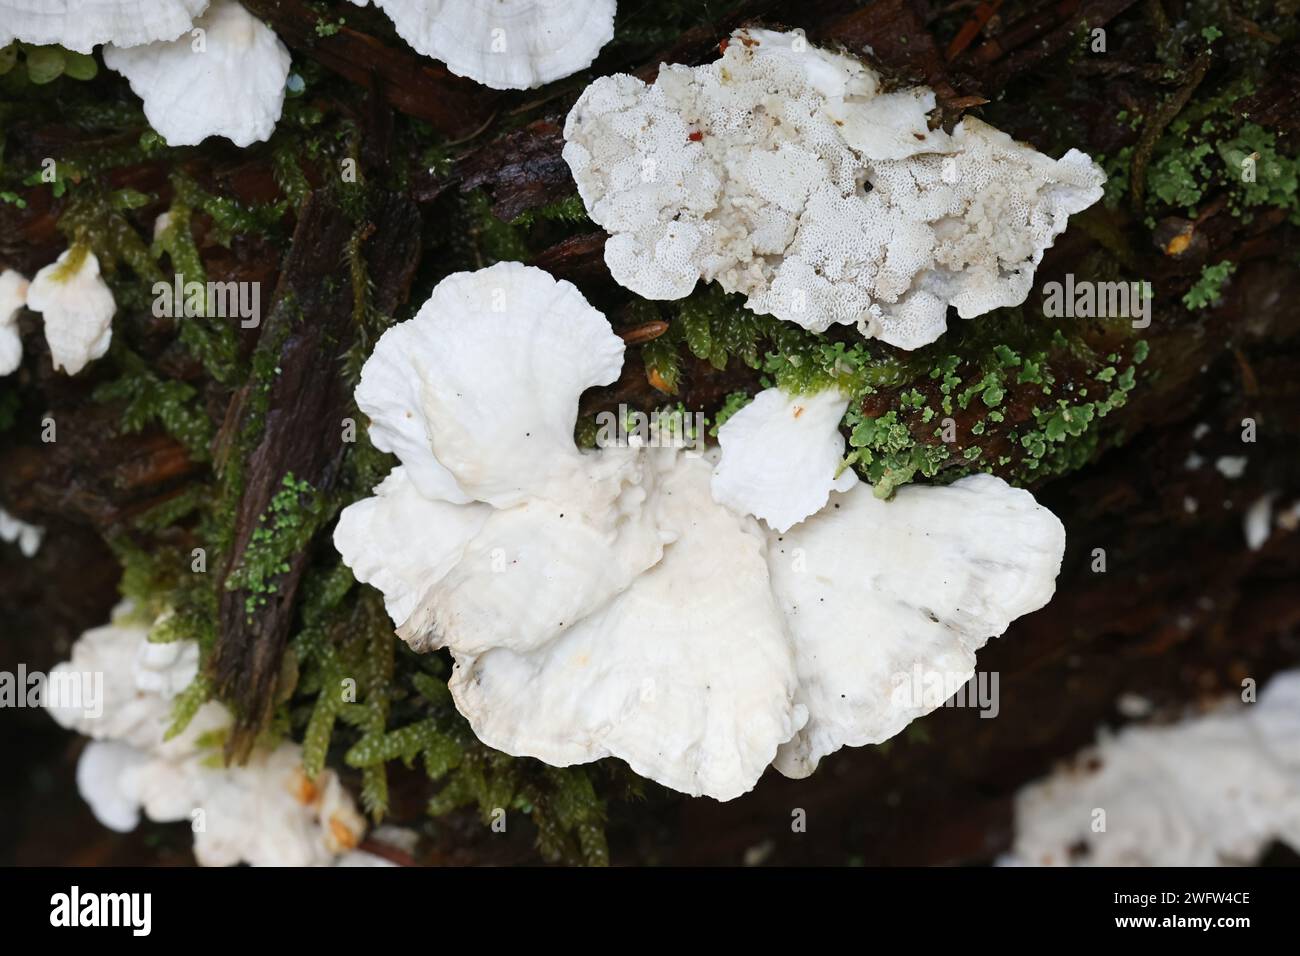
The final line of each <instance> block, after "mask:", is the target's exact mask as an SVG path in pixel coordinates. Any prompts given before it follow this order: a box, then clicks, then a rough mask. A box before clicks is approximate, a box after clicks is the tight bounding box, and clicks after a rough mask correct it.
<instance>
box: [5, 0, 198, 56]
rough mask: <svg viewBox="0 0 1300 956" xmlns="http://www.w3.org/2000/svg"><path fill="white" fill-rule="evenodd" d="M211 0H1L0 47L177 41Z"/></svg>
mask: <svg viewBox="0 0 1300 956" xmlns="http://www.w3.org/2000/svg"><path fill="white" fill-rule="evenodd" d="M207 6H208V0H0V47H3V46H6V45H8V44H9V43H11V42H12V41H14V40H22V41H23V42H24V43H35V44H58V45H59V46H62V47H66V48H68V49H69V50H76V51H77V52H78V53H89V52H90V51H91V50H92V49H94V48H95V47H96V46H98V45H99V44H101V43H116V44H118V45H119V46H136V45H138V44H141V43H152V42H153V41H155V40H173V39H175V38H176V37H178V36H180V35H181V34H182V33H184V32H185V31H187V30H189V29H190V27H191V26H192V25H193V22H194V18H195V17H197V16H198V15H199V14H200V13H202V12H203V11H204V10H205V9H206V8H207Z"/></svg>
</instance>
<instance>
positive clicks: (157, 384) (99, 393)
mask: <svg viewBox="0 0 1300 956" xmlns="http://www.w3.org/2000/svg"><path fill="white" fill-rule="evenodd" d="M110 354H111V356H112V361H113V363H114V364H115V365H116V366H117V368H118V369H119V370H120V372H121V374H120V375H119V376H118V377H117V378H115V379H113V380H111V381H109V382H105V383H104V384H102V385H100V386H98V387H97V388H96V389H95V392H94V399H95V401H97V402H113V403H118V402H120V403H122V405H123V410H122V424H121V428H122V431H123V432H124V433H127V434H131V433H135V432H140V431H143V430H144V429H145V428H146V427H148V426H149V425H152V424H154V423H157V424H159V425H161V426H162V427H163V429H164V430H165V431H166V432H167V433H168V434H170V435H171V436H172V437H174V438H175V439H176V440H177V441H179V442H180V443H181V444H183V445H184V446H185V448H186V450H187V451H188V452H189V454H190V457H191V458H193V459H195V460H196V461H203V460H205V459H206V458H207V457H208V445H209V443H210V442H211V441H212V423H211V421H209V420H208V417H207V415H206V414H205V413H204V412H203V410H202V409H201V408H200V407H199V403H198V393H197V392H196V391H195V389H194V387H193V386H191V385H188V384H186V383H185V382H179V381H176V380H174V379H167V378H163V377H162V376H161V375H159V374H158V373H157V372H155V371H153V370H152V369H151V368H150V367H149V366H148V365H147V364H145V362H144V360H143V359H141V358H140V357H139V356H138V355H136V354H135V353H134V352H131V351H130V350H129V349H128V348H127V347H126V346H125V345H123V344H121V343H120V340H119V341H115V342H114V343H113V347H112V350H111V353H110Z"/></svg>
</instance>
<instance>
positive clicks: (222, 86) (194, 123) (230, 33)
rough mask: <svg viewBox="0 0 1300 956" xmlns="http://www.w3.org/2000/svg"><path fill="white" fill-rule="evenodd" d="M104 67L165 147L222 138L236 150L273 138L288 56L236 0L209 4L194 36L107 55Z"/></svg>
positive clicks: (115, 50) (113, 49)
mask: <svg viewBox="0 0 1300 956" xmlns="http://www.w3.org/2000/svg"><path fill="white" fill-rule="evenodd" d="M104 64H105V65H106V66H107V67H108V68H109V69H111V70H116V71H117V72H118V73H121V74H122V75H123V76H125V77H126V78H127V80H128V81H129V82H130V84H131V89H132V90H133V91H134V92H135V94H136V95H137V96H139V97H140V98H141V99H142V100H143V101H144V115H145V117H146V118H147V119H148V120H149V125H151V126H152V127H153V128H154V129H155V130H156V131H157V132H158V134H159V135H160V136H162V138H163V139H164V140H166V141H167V144H168V145H170V146H194V145H197V144H198V143H201V142H202V141H203V140H204V139H205V138H207V137H208V136H224V137H225V138H226V139H228V140H230V141H231V142H232V143H234V144H235V145H236V146H248V145H251V144H252V143H257V142H262V141H264V140H267V139H269V138H270V136H271V133H272V132H274V131H275V124H276V122H277V121H278V120H279V119H280V112H281V110H282V109H283V108H284V97H285V85H286V83H287V81H288V79H289V66H290V57H289V51H288V49H287V48H286V47H285V45H284V44H283V43H281V42H280V39H279V38H278V37H277V36H276V35H275V33H273V32H272V31H271V29H270V28H269V27H268V26H266V24H264V23H263V22H262V21H261V20H259V19H257V18H256V17H254V16H253V15H252V14H251V13H249V12H248V11H247V10H245V9H244V8H243V7H242V6H241V5H240V4H238V3H237V2H235V0H212V5H211V7H209V8H208V10H207V12H206V13H204V14H203V16H201V17H199V19H197V20H196V21H195V22H194V32H193V35H191V34H190V33H186V34H183V35H182V36H180V37H178V38H177V39H174V40H170V41H160V42H157V43H148V44H145V45H143V46H117V45H114V44H109V45H108V46H105V47H104Z"/></svg>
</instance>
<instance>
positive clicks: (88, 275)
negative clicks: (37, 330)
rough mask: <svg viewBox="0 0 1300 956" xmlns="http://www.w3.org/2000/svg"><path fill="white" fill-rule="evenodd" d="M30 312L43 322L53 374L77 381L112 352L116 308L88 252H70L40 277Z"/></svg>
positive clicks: (30, 295)
mask: <svg viewBox="0 0 1300 956" xmlns="http://www.w3.org/2000/svg"><path fill="white" fill-rule="evenodd" d="M27 308H29V309H31V310H32V311H33V312H39V313H41V315H42V317H43V318H44V320H45V341H46V342H47V343H49V346H50V358H51V359H52V360H53V362H54V367H55V369H62V370H63V371H65V372H67V373H68V374H69V375H76V374H77V373H78V372H80V371H81V370H82V369H83V368H85V367H86V363H88V362H90V361H92V360H93V359H97V358H99V357H100V356H102V355H103V354H104V353H105V352H107V351H108V344H109V342H111V341H112V339H113V313H114V312H115V311H116V310H117V306H116V304H115V303H114V302H113V293H112V291H111V290H110V289H109V288H108V285H107V284H106V283H105V282H104V280H103V279H101V278H100V277H99V260H98V259H96V258H95V254H94V253H93V252H91V251H90V248H89V247H88V246H85V245H80V244H78V245H74V246H71V247H70V248H68V249H67V251H65V252H64V253H63V254H62V255H61V256H59V258H58V260H57V261H55V262H52V263H50V264H49V265H48V266H46V267H45V268H43V269H41V270H40V271H39V272H37V273H36V277H35V278H34V279H32V281H31V285H29V286H28V287H27Z"/></svg>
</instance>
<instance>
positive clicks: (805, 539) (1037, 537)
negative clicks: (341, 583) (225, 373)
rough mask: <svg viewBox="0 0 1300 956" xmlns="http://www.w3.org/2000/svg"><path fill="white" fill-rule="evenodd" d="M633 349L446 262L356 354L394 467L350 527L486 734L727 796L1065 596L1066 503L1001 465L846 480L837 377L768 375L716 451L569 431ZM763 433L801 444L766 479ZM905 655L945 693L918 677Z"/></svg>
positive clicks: (893, 723)
mask: <svg viewBox="0 0 1300 956" xmlns="http://www.w3.org/2000/svg"><path fill="white" fill-rule="evenodd" d="M622 362H623V343H622V341H621V340H620V339H619V338H618V336H616V335H615V334H614V332H613V330H612V329H611V328H610V326H609V323H608V322H607V321H606V319H605V318H604V316H602V315H601V314H600V313H599V312H597V311H596V310H594V309H593V308H592V307H591V306H590V305H588V304H587V302H586V300H585V299H583V298H582V296H581V294H580V293H579V292H578V291H577V290H576V289H575V288H574V287H573V286H572V285H570V284H569V283H567V282H557V281H556V280H555V279H553V278H551V277H550V276H549V275H547V274H546V273H544V272H542V271H541V270H538V269H534V268H529V267H526V266H522V265H520V264H518V263H500V264H498V265H495V266H492V267H491V268H488V269H483V270H480V271H478V272H475V273H459V274H456V275H453V276H450V277H448V278H447V279H446V280H444V281H443V282H442V283H441V284H439V286H438V287H437V288H436V289H435V290H434V291H433V294H432V296H431V297H430V299H429V301H428V302H427V303H426V304H425V305H424V306H423V308H421V310H420V312H419V314H418V315H417V316H416V317H415V318H414V319H411V320H410V321H408V322H404V323H401V324H399V325H396V326H394V327H393V328H391V329H389V330H388V331H387V332H386V333H385V334H384V336H383V337H382V338H381V339H380V341H379V343H378V345H377V346H376V348H375V351H374V353H373V354H372V355H371V357H370V359H369V360H368V361H367V363H366V365H365V367H364V369H363V371H362V375H361V382H360V385H359V386H358V388H357V396H356V397H357V404H358V405H359V407H360V408H361V409H362V411H364V412H365V413H366V414H367V415H368V416H369V417H370V420H371V422H370V436H371V440H372V441H373V442H374V444H375V445H376V447H378V448H380V449H382V450H386V451H391V452H394V453H395V454H396V455H397V456H398V458H399V459H400V460H401V465H399V466H398V467H397V468H395V469H394V470H393V471H392V473H391V474H390V475H389V476H388V477H387V478H386V479H385V480H384V481H383V483H382V484H380V485H379V487H378V488H376V489H375V496H374V497H371V498H367V499H364V500H362V501H360V502H357V503H356V504H353V505H351V506H350V507H348V508H347V509H345V510H344V512H343V514H342V516H341V518H340V520H339V523H338V527H337V529H336V531H335V534H334V543H335V545H336V547H337V548H338V550H339V552H340V553H341V554H342V556H343V559H344V561H345V562H346V563H347V564H348V566H349V567H351V568H352V570H353V573H354V574H355V575H356V577H357V578H358V579H359V580H362V581H365V582H368V583H370V584H373V585H374V586H375V587H377V588H378V589H379V590H380V591H382V592H383V594H384V598H385V603H386V606H387V608H388V612H389V614H390V615H391V617H392V618H393V621H394V622H395V623H396V624H397V626H398V634H399V635H400V636H401V637H402V638H404V639H405V640H406V641H407V642H408V643H409V644H410V645H411V646H412V647H413V648H415V649H416V650H422V651H423V650H428V649H431V648H435V647H447V648H449V649H450V650H451V652H452V654H453V656H454V657H455V660H456V666H455V668H454V672H453V675H452V678H451V681H450V688H451V692H452V696H453V699H454V700H455V702H456V706H457V707H458V708H459V709H460V711H461V713H463V714H464V715H465V716H466V718H468V720H469V722H470V725H471V726H472V727H473V729H474V731H475V733H476V734H478V736H479V738H480V739H482V740H483V741H484V742H485V743H487V744H488V745H490V746H492V747H495V748H497V749H499V750H503V751H505V752H507V753H510V754H514V755H517V756H531V757H536V758H538V759H541V760H543V761H546V762H547V763H550V764H553V765H557V766H566V765H569V764H574V763H582V762H586V761H590V760H596V759H599V758H601V757H604V756H610V755H612V756H616V757H620V758H622V759H623V760H626V761H627V762H628V763H629V764H630V765H631V767H632V768H633V769H634V770H635V771H636V772H637V773H639V774H640V775H642V776H644V777H649V778H651V779H653V780H656V781H658V782H660V783H662V784H664V785H665V786H668V787H672V788H673V789H676V790H680V791H683V792H685V793H690V794H696V795H698V794H707V795H709V796H711V797H714V798H716V799H719V800H727V799H731V798H733V797H736V796H739V795H740V794H742V793H744V792H745V791H747V790H749V789H750V788H751V787H753V786H754V784H755V783H756V782H757V780H758V778H759V777H760V776H761V775H762V773H763V771H764V770H765V768H766V767H767V766H768V765H773V766H775V767H776V768H777V769H778V770H779V771H780V772H782V773H784V774H786V775H788V776H793V777H802V776H806V775H808V774H810V773H812V771H813V770H814V769H815V768H816V766H817V762H818V760H819V759H820V758H821V757H823V756H825V755H826V754H829V753H832V752H833V751H835V750H838V749H839V748H840V747H843V746H860V745H863V744H869V743H878V742H880V741H883V740H886V739H888V738H889V737H891V736H893V735H894V734H896V733H898V732H899V731H900V730H902V729H903V727H905V726H906V725H907V724H908V723H909V722H910V721H911V720H913V719H915V718H916V717H919V716H922V715H924V714H926V713H929V712H930V711H931V710H933V709H934V708H935V707H937V706H940V705H941V704H942V703H943V701H944V699H946V697H947V696H949V694H950V693H951V689H955V687H957V686H960V684H961V683H963V682H964V681H965V680H967V679H968V678H969V677H970V676H971V675H972V674H973V672H974V665H975V652H976V651H977V650H978V649H979V648H980V647H982V646H983V645H984V643H985V642H986V641H987V640H988V638H989V637H991V636H994V635H997V634H1000V633H1002V632H1003V631H1004V630H1005V629H1006V627H1007V625H1008V624H1009V622H1010V621H1011V620H1012V619H1013V618H1015V617H1018V616H1019V615H1021V614H1025V613H1028V612H1029V611H1032V610H1034V609H1036V608H1038V607H1041V606H1042V605H1043V604H1045V603H1046V602H1047V600H1048V599H1049V598H1050V597H1051V595H1052V592H1053V590H1054V587H1055V577H1056V573H1057V571H1058V570H1059V567H1060V561H1061V554H1062V551H1063V549H1064V530H1063V529H1062V527H1061V524H1060V522H1059V521H1057V520H1056V518H1055V517H1053V516H1052V514H1051V513H1050V512H1048V511H1047V510H1046V509H1044V508H1042V507H1040V506H1038V505H1037V504H1036V503H1035V502H1034V499H1033V497H1032V496H1031V495H1030V494H1029V493H1028V492H1026V491H1021V490H1018V489H1014V488H1011V487H1010V486H1008V485H1007V484H1006V483H1005V482H1003V481H1002V480H1000V479H998V478H994V477H991V476H989V475H977V476H973V477H969V478H965V479H963V480H961V481H958V482H956V483H954V484H953V485H951V486H949V487H946V488H922V487H908V488H904V489H903V490H901V491H900V492H899V493H898V494H897V495H896V496H895V498H894V500H892V501H889V502H885V501H881V500H879V499H877V498H876V497H874V496H873V495H872V493H871V489H870V487H869V486H867V485H865V484H861V483H856V479H854V478H852V476H851V475H850V476H849V478H847V479H846V478H844V477H838V478H837V477H836V475H837V471H838V468H839V466H840V463H841V458H842V454H843V447H844V444H843V441H844V440H843V438H842V436H840V434H839V432H838V424H839V418H840V415H841V414H842V413H843V411H844V404H845V399H844V398H843V397H841V396H839V395H837V394H823V395H814V396H807V397H799V396H788V395H783V394H781V393H779V392H777V391H775V390H772V391H770V392H764V393H761V394H760V395H759V396H758V398H757V399H756V400H755V401H754V402H753V403H752V404H751V405H750V406H749V407H747V408H745V409H742V410H741V411H740V412H738V413H737V414H736V415H735V416H733V418H732V419H731V420H730V421H729V422H728V423H727V425H726V426H724V429H723V435H722V439H723V444H722V451H721V457H720V460H719V459H718V457H717V456H716V455H715V454H713V453H710V454H709V455H708V456H701V455H699V454H698V453H693V452H683V451H682V450H681V449H680V448H679V447H676V446H675V445H673V444H669V445H666V446H659V445H655V446H653V447H650V446H647V445H644V444H637V443H636V442H632V443H629V444H627V445H617V446H615V447H602V448H597V449H594V450H589V451H580V450H579V449H578V448H577V447H575V444H574V441H573V429H574V424H575V419H576V416H577V407H578V397H579V395H580V394H581V393H582V392H583V390H584V389H587V388H590V387H592V386H597V385H604V384H609V383H611V382H613V381H614V380H615V379H616V378H617V377H618V375H619V370H620V368H621V366H622ZM770 433H775V434H779V436H780V438H781V440H782V441H783V442H784V443H785V447H783V448H782V454H781V455H780V456H779V457H780V458H781V459H783V460H784V461H787V462H788V465H782V467H781V468H780V469H777V470H773V471H771V472H770V473H763V472H762V469H755V468H753V467H752V465H753V462H754V460H755V458H756V457H757V456H759V455H761V454H762V453H763V452H764V451H765V450H767V449H768V448H769V447H770V446H768V445H767V444H766V443H767V440H768V437H769V434H770ZM715 464H716V467H715ZM758 517H762V518H763V519H764V520H765V521H766V522H767V523H768V527H767V528H765V527H764V526H763V525H762V524H760V522H759V520H757V518H758ZM773 528H778V529H788V530H783V531H779V530H772V529H773ZM917 671H924V672H925V673H926V674H927V675H929V676H935V675H941V676H942V677H943V678H944V679H945V680H944V682H945V684H946V685H947V686H949V687H950V691H949V692H948V693H944V694H942V695H940V696H938V697H937V698H936V697H934V696H932V695H920V694H916V693H913V683H912V680H911V676H912V674H914V673H915V672H917Z"/></svg>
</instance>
